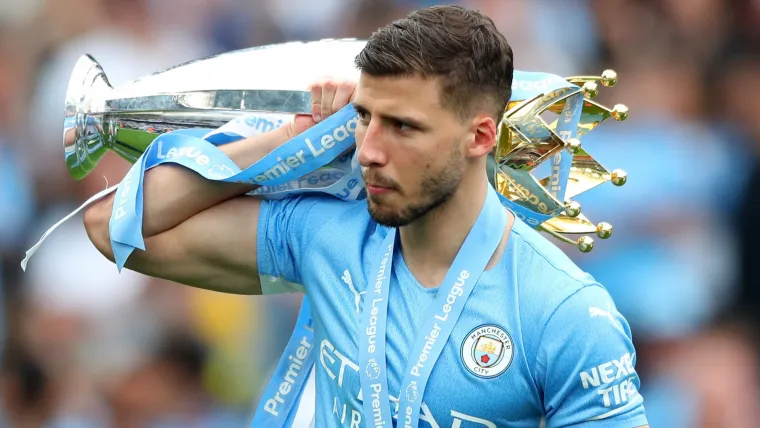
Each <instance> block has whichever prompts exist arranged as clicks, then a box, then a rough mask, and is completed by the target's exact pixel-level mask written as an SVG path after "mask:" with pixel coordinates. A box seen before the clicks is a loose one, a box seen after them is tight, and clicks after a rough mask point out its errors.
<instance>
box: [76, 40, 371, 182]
mask: <svg viewBox="0 0 760 428" xmlns="http://www.w3.org/2000/svg"><path fill="white" fill-rule="evenodd" d="M364 44H365V41H363V40H357V39H340V40H337V39H325V40H320V41H314V42H290V43H281V44H275V45H268V46H261V47H253V48H249V49H242V50H237V51H232V52H226V53H222V54H218V55H213V56H210V57H206V58H202V59H199V60H194V61H190V62H187V63H184V64H180V65H177V66H175V67H171V68H168V69H166V70H163V71H159V72H156V73H153V74H150V75H148V76H145V77H142V78H140V79H137V80H135V81H133V82H131V83H128V84H125V85H122V86H119V87H117V88H114V87H112V86H111V84H110V83H109V82H108V77H107V76H106V73H105V72H104V70H103V68H102V67H101V66H100V64H98V62H97V60H96V59H95V58H93V57H92V56H90V55H83V56H81V57H80V58H79V60H78V61H77V63H76V64H75V66H74V68H73V70H72V72H71V76H70V78H69V84H68V88H67V92H66V99H65V110H64V129H63V148H64V156H65V159H66V165H67V167H68V170H69V173H70V174H71V176H72V177H73V178H74V179H76V180H80V179H82V178H84V177H85V176H87V175H88V174H89V173H90V172H91V171H92V170H93V169H94V168H95V167H96V166H97V164H98V162H99V161H100V159H101V158H102V157H103V155H105V153H106V152H107V151H108V150H111V151H113V152H115V153H117V154H118V155H119V156H121V157H122V158H124V159H126V160H127V161H129V162H130V163H134V162H135V161H136V160H137V159H138V158H139V157H140V155H141V154H142V153H143V152H144V151H145V149H146V148H147V147H148V146H149V145H150V143H151V142H152V141H153V140H154V139H155V138H156V137H157V136H158V135H160V134H161V133H164V132H170V131H172V130H176V129H186V128H217V127H219V126H221V125H223V124H225V123H227V122H228V121H230V120H233V119H235V118H236V117H239V116H241V115H245V114H249V113H253V112H268V113H290V114H297V113H307V114H308V113H311V97H310V95H309V91H308V90H306V88H308V85H309V84H310V83H312V82H313V81H314V80H315V79H317V78H319V77H320V76H328V75H329V76H333V77H336V78H354V79H355V78H358V70H357V69H356V67H355V66H354V62H353V59H354V58H355V57H356V55H357V54H358V53H359V52H360V51H361V49H362V48H363V47H364Z"/></svg>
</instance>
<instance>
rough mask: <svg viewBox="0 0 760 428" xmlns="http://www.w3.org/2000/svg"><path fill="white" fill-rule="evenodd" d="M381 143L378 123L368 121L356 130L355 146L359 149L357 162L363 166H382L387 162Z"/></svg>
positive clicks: (380, 130)
mask: <svg viewBox="0 0 760 428" xmlns="http://www.w3.org/2000/svg"><path fill="white" fill-rule="evenodd" d="M384 146H385V145H384V143H383V130H382V127H381V126H380V124H379V123H377V122H373V121H370V122H369V125H367V126H363V127H360V128H359V129H357V132H356V147H357V148H358V150H359V156H358V159H359V164H360V165H361V166H363V167H365V168H367V167H370V166H373V167H382V166H384V165H385V164H387V163H388V154H387V152H386V150H385V147H384Z"/></svg>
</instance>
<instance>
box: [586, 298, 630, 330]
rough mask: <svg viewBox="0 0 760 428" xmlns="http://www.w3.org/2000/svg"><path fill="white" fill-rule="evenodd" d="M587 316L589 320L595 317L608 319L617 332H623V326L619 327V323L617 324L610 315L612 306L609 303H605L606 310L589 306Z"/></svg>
mask: <svg viewBox="0 0 760 428" xmlns="http://www.w3.org/2000/svg"><path fill="white" fill-rule="evenodd" d="M588 315H589V316H590V317H591V318H595V317H605V318H609V320H610V321H611V322H612V325H614V326H615V327H616V328H617V329H618V330H620V331H623V326H622V325H620V322H618V320H616V319H615V317H614V316H613V315H612V305H611V304H610V302H607V310H604V309H601V308H598V307H596V306H589V308H588Z"/></svg>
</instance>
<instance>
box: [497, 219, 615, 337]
mask: <svg viewBox="0 0 760 428" xmlns="http://www.w3.org/2000/svg"><path fill="white" fill-rule="evenodd" d="M510 241H511V242H510V244H509V247H508V248H509V254H505V257H507V259H506V260H507V261H508V263H506V266H505V269H511V270H512V271H513V272H512V273H511V275H513V277H514V278H515V280H516V289H517V295H518V298H519V302H520V303H519V305H520V307H519V311H520V313H521V317H522V318H523V319H524V320H525V321H528V322H527V323H526V325H528V326H531V328H530V329H531V330H532V331H533V334H534V335H535V336H536V337H535V338H538V337H540V336H541V335H542V334H543V327H544V326H546V324H547V323H548V322H549V320H550V319H551V318H552V317H553V316H555V314H556V313H557V312H558V311H559V309H560V308H561V307H562V306H563V305H564V306H568V304H570V303H572V305H573V306H577V307H578V308H580V307H592V306H595V305H597V306H598V305H599V304H600V302H601V301H602V300H605V299H609V294H608V293H607V290H606V289H605V288H604V286H603V285H602V284H600V283H599V282H597V280H596V279H595V278H594V277H593V276H592V275H591V274H590V273H588V272H586V271H584V270H583V269H581V268H580V267H578V265H577V264H576V263H575V262H573V261H572V259H571V258H570V257H568V255H567V254H566V253H564V252H563V251H562V249H560V248H559V247H557V246H556V245H554V244H553V243H552V242H550V241H549V240H548V239H547V238H545V237H544V236H543V235H541V234H540V233H539V232H538V231H536V230H534V229H532V228H530V226H528V225H527V224H525V223H524V222H522V221H519V220H516V222H515V227H514V228H513V230H512V233H511V235H510Z"/></svg>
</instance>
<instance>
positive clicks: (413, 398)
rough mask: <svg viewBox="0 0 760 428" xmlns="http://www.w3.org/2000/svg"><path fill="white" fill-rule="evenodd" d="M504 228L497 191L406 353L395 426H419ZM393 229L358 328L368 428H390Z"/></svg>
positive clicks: (492, 192)
mask: <svg viewBox="0 0 760 428" xmlns="http://www.w3.org/2000/svg"><path fill="white" fill-rule="evenodd" d="M506 224H507V214H506V210H505V208H504V207H503V206H502V204H501V203H500V202H499V197H498V196H497V194H496V191H495V190H493V189H491V188H490V187H489V189H488V196H487V197H486V201H485V203H484V205H483V209H482V210H481V212H480V215H479V216H478V219H477V221H476V222H475V225H474V226H473V227H472V230H471V231H470V233H469V234H468V235H467V238H466V239H465V241H464V244H463V245H462V247H461V249H460V251H459V253H458V254H457V256H456V258H455V259H454V263H453V264H452V265H451V268H450V269H449V271H448V273H447V274H446V277H445V278H444V280H443V285H442V287H441V288H440V290H439V291H438V295H437V297H436V298H435V300H434V301H433V303H432V304H431V305H430V308H429V310H428V312H427V314H426V315H425V321H424V324H423V325H422V328H421V330H420V333H419V334H418V335H417V339H416V340H415V343H414V345H413V347H412V352H411V354H410V355H409V360H408V361H407V365H406V369H405V370H404V378H403V381H402V382H401V390H400V393H399V403H398V406H399V410H398V419H399V426H402V425H401V423H402V421H403V426H405V427H417V426H418V423H419V417H420V405H421V403H422V396H423V394H424V392H425V386H426V385H427V382H428V379H429V378H430V374H431V372H432V370H433V366H434V365H435V363H436V361H437V360H438V357H440V355H441V352H442V351H443V348H444V345H445V344H446V342H447V341H448V339H449V336H450V335H451V332H452V331H453V329H454V325H455V324H456V322H457V320H458V319H459V315H460V314H461V313H462V309H464V305H465V302H466V301H467V299H468V298H469V296H470V293H472V290H473V289H474V287H475V284H476V283H477V281H478V279H479V278H480V276H481V274H482V273H483V270H484V269H485V267H486V265H487V263H488V261H489V260H490V259H491V256H492V255H493V253H494V251H495V250H496V248H497V247H498V245H499V242H500V241H501V238H502V236H503V233H500V231H502V232H503V231H504V230H505V227H506ZM395 242H396V230H395V229H391V230H390V231H389V232H388V235H387V236H386V238H385V240H384V242H383V245H382V247H381V249H380V253H379V254H380V255H379V260H378V265H377V266H376V268H375V270H373V272H375V273H376V274H375V275H374V276H372V277H370V278H369V280H370V283H369V286H368V288H367V294H366V295H365V296H364V301H363V303H362V313H361V325H360V329H359V334H360V338H359V376H360V380H361V390H362V397H363V398H362V399H363V407H364V421H365V426H367V427H391V426H393V425H392V422H393V417H392V413H391V410H390V402H389V398H388V374H387V370H386V362H385V334H386V323H387V315H388V293H389V288H390V278H391V266H392V262H393V249H394V246H395Z"/></svg>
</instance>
